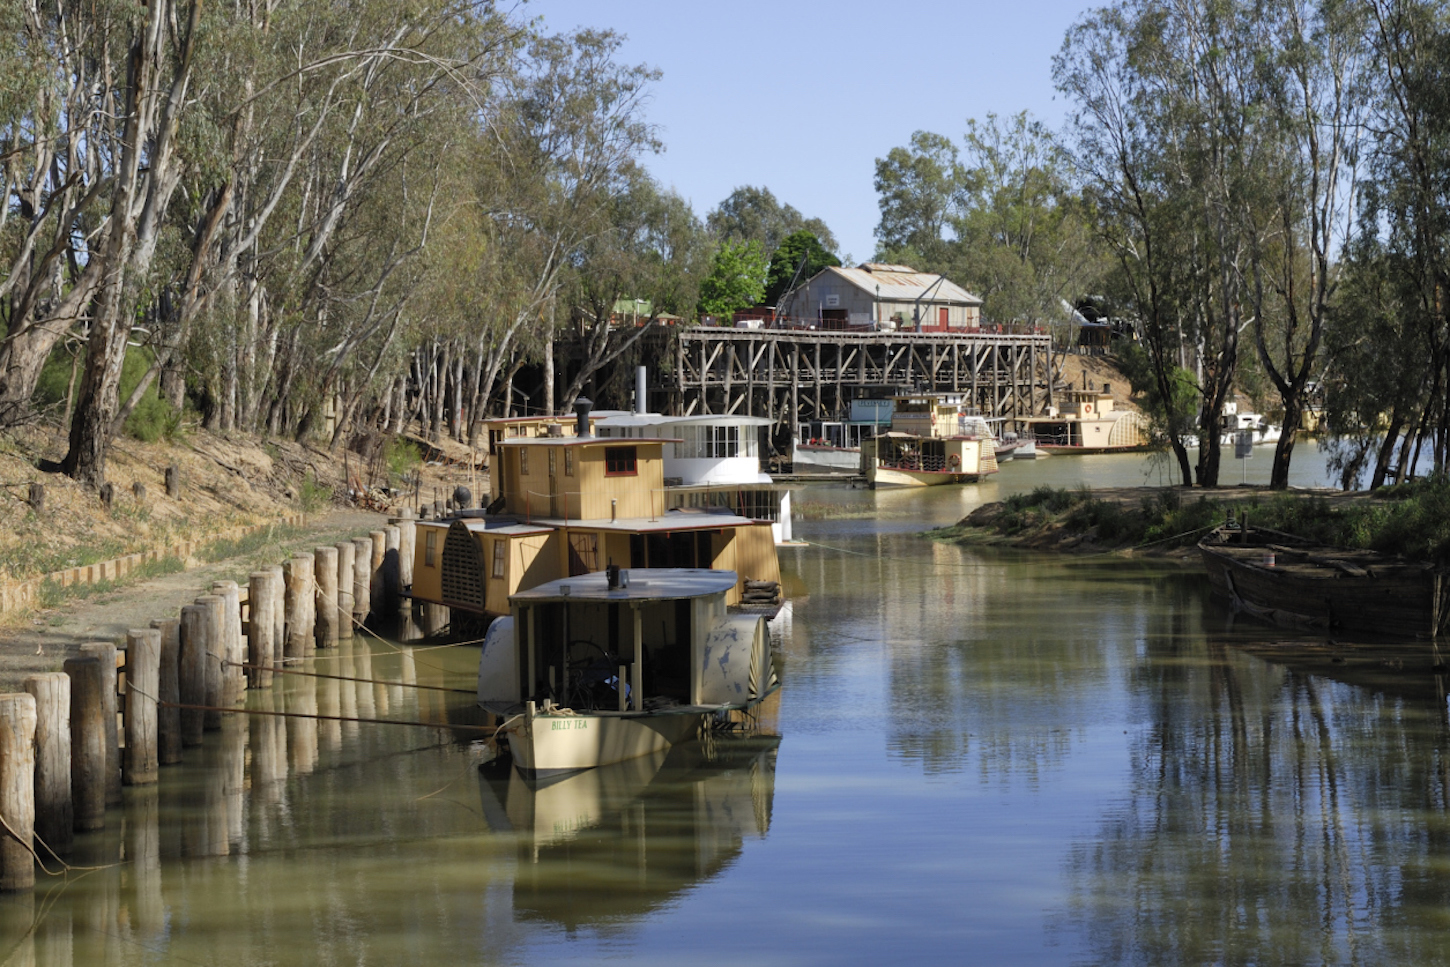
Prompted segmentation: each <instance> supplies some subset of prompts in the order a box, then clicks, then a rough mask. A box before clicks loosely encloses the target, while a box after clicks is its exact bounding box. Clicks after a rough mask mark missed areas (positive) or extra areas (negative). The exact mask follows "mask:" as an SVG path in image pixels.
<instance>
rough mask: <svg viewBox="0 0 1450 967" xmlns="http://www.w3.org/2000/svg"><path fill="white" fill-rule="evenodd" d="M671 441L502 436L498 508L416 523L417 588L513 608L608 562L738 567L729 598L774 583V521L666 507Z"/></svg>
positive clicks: (416, 593)
mask: <svg viewBox="0 0 1450 967" xmlns="http://www.w3.org/2000/svg"><path fill="white" fill-rule="evenodd" d="M672 442H674V441H672V440H660V439H639V438H630V439H627V440H621V439H599V438H596V437H591V436H582V437H581V436H563V435H560V436H549V435H535V436H527V435H520V436H517V437H514V438H511V439H499V440H497V441H496V442H495V444H494V449H495V455H494V458H493V464H492V473H491V477H492V481H493V482H492V483H491V485H490V486H491V491H492V493H493V495H494V501H493V502H494V504H495V505H497V506H496V507H495V509H496V510H497V513H493V514H484V513H483V512H482V511H465V512H463V513H461V514H458V515H455V516H454V517H453V518H451V519H448V520H437V521H420V522H419V523H418V525H417V551H416V554H415V558H414V565H413V585H412V591H411V593H412V595H413V597H414V598H415V599H417V600H421V601H429V602H433V603H436V604H443V605H447V606H448V607H450V608H455V609H461V610H463V611H468V612H474V613H482V614H488V615H505V614H508V613H509V602H508V597H509V595H511V594H513V593H515V592H517V591H525V590H529V589H530V588H534V587H537V586H538V585H540V584H543V583H545V582H548V581H552V580H555V579H557V578H562V577H571V576H574V575H578V574H586V573H589V572H593V571H602V570H604V568H605V567H606V566H607V565H609V564H611V563H612V564H616V565H618V566H620V567H626V568H646V567H677V568H678V567H686V568H695V567H698V568H712V569H714V570H722V571H734V572H736V573H737V574H738V575H740V581H739V582H738V583H737V584H736V586H735V588H734V589H733V590H732V591H731V592H729V594H727V596H726V603H727V604H731V605H738V604H740V603H741V597H742V594H743V592H744V590H745V582H746V581H750V582H751V583H752V585H753V586H754V587H757V588H758V587H759V583H760V582H766V583H774V584H776V585H778V584H779V582H780V564H779V561H778V560H777V558H776V551H775V538H774V534H773V532H772V529H771V524H770V521H768V520H751V519H749V518H745V517H740V516H738V515H736V514H734V513H731V512H730V511H728V510H725V509H721V508H679V507H676V508H671V507H669V503H671V502H670V501H667V500H666V491H665V484H664V455H663V448H664V445H665V444H666V443H672ZM500 502H501V503H500ZM757 596H758V595H757Z"/></svg>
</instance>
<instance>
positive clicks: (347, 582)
mask: <svg viewBox="0 0 1450 967" xmlns="http://www.w3.org/2000/svg"><path fill="white" fill-rule="evenodd" d="M356 554H357V548H356V547H353V544H352V541H338V543H337V637H338V638H340V639H343V640H347V639H350V638H352V581H353V572H354V571H356V570H357V565H356V561H355V555H356Z"/></svg>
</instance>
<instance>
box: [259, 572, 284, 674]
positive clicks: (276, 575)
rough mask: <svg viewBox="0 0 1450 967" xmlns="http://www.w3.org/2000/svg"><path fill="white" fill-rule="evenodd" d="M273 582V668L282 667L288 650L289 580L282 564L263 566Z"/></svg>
mask: <svg viewBox="0 0 1450 967" xmlns="http://www.w3.org/2000/svg"><path fill="white" fill-rule="evenodd" d="M262 570H263V571H266V572H267V578H268V580H269V581H271V583H272V668H273V669H274V670H275V669H279V668H281V667H282V660H283V658H285V657H286V651H287V581H286V579H285V577H284V576H283V571H282V565H280V564H269V565H267V566H266V567H264V568H262Z"/></svg>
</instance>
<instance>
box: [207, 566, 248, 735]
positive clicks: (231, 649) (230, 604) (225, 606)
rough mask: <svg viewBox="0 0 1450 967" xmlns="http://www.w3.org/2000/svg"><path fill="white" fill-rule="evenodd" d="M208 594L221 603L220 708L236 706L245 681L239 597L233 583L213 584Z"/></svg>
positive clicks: (235, 585) (238, 592) (239, 701)
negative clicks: (215, 597) (222, 706)
mask: <svg viewBox="0 0 1450 967" xmlns="http://www.w3.org/2000/svg"><path fill="white" fill-rule="evenodd" d="M211 593H212V594H214V595H216V596H217V597H219V598H221V599H222V643H223V647H222V648H221V649H220V650H221V654H222V705H224V706H226V707H227V708H231V707H232V706H234V705H240V704H241V703H242V701H243V700H244V698H245V696H244V695H243V694H242V693H243V692H245V691H246V688H247V680H246V677H245V675H244V674H243V673H244V672H245V671H246V669H244V668H243V667H242V664H243V663H244V662H245V661H246V660H247V657H246V656H247V646H246V644H245V642H244V641H243V639H242V603H241V601H242V596H241V590H240V589H239V588H238V587H237V582H235V581H215V582H213V583H212V586H211Z"/></svg>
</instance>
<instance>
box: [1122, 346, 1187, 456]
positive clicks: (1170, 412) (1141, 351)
mask: <svg viewBox="0 0 1450 967" xmlns="http://www.w3.org/2000/svg"><path fill="white" fill-rule="evenodd" d="M1117 363H1118V369H1119V370H1121V371H1122V373H1123V375H1124V376H1126V377H1128V383H1129V384H1130V385H1131V386H1132V387H1133V395H1134V397H1135V398H1136V402H1137V404H1138V406H1139V407H1140V408H1141V409H1142V410H1143V412H1144V413H1146V414H1147V415H1148V419H1149V421H1150V428H1151V431H1152V433H1153V435H1154V437H1155V438H1156V439H1158V440H1159V441H1166V440H1167V439H1168V428H1169V426H1170V425H1171V426H1173V427H1174V428H1176V429H1177V431H1178V434H1179V435H1180V436H1182V435H1183V434H1185V433H1190V432H1192V429H1193V423H1194V420H1195V418H1196V416H1197V413H1198V387H1197V385H1195V383H1194V381H1193V374H1192V373H1190V372H1189V371H1188V370H1186V369H1183V368H1181V367H1178V366H1173V367H1170V368H1169V371H1168V378H1169V381H1170V385H1171V387H1172V401H1171V405H1166V404H1165V403H1164V398H1163V393H1162V392H1161V391H1160V390H1159V388H1158V378H1157V376H1156V375H1155V374H1154V371H1153V365H1152V362H1151V361H1150V360H1149V359H1148V350H1147V349H1145V348H1144V347H1143V346H1142V345H1141V344H1140V343H1126V344H1124V345H1122V346H1120V347H1119V348H1118V353H1117Z"/></svg>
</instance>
